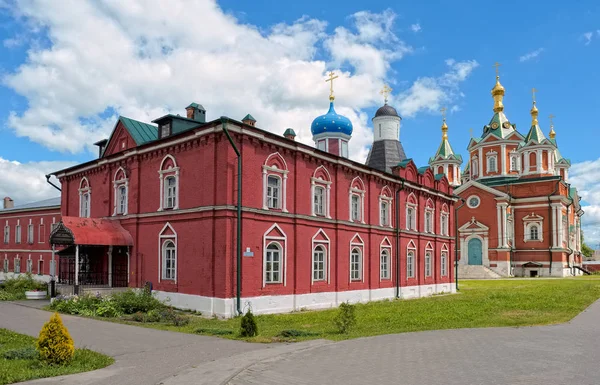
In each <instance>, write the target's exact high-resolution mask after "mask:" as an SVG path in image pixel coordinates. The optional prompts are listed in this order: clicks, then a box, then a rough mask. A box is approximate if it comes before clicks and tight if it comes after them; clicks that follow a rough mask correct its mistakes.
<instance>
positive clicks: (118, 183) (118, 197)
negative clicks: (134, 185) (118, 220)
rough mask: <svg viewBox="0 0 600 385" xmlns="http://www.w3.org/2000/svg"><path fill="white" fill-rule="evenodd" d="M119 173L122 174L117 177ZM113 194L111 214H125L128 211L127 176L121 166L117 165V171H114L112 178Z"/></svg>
mask: <svg viewBox="0 0 600 385" xmlns="http://www.w3.org/2000/svg"><path fill="white" fill-rule="evenodd" d="M120 173H122V174H121V175H123V178H120V179H118V177H119V175H120ZM123 189H124V190H125V193H123V192H122V190H123ZM113 196H114V209H113V215H127V214H128V212H129V210H128V206H129V178H128V177H127V173H125V169H123V167H119V169H117V172H115V177H114V179H113Z"/></svg>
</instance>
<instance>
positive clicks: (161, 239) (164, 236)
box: [128, 222, 179, 283]
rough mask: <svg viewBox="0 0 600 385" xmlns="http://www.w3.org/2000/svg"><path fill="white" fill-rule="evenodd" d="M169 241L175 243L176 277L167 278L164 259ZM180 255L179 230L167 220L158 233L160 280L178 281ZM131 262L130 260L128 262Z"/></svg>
mask: <svg viewBox="0 0 600 385" xmlns="http://www.w3.org/2000/svg"><path fill="white" fill-rule="evenodd" d="M167 241H171V242H172V243H173V244H174V245H175V266H174V269H175V271H174V277H173V278H165V276H166V275H165V271H166V263H165V262H166V261H165V259H164V257H165V254H164V252H165V245H166V244H167ZM178 255H179V249H178V242H177V232H176V231H175V229H174V228H173V226H171V224H170V223H169V222H167V223H166V224H165V225H164V226H163V228H162V229H161V230H160V232H159V233H158V266H159V269H158V282H161V281H167V282H174V283H177V277H178V274H177V266H178V263H177V262H178V261H177V259H178ZM128 263H129V262H128Z"/></svg>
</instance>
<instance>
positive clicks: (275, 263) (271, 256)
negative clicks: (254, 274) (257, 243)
mask: <svg viewBox="0 0 600 385" xmlns="http://www.w3.org/2000/svg"><path fill="white" fill-rule="evenodd" d="M265 282H266V283H280V282H281V245H279V243H277V242H271V243H270V244H269V245H268V246H267V251H266V253H265Z"/></svg>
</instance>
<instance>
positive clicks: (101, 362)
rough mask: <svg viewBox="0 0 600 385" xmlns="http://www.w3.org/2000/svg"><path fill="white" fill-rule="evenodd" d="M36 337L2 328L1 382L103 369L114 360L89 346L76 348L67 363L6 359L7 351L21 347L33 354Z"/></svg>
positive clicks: (31, 359)
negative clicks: (58, 364) (90, 348)
mask: <svg viewBox="0 0 600 385" xmlns="http://www.w3.org/2000/svg"><path fill="white" fill-rule="evenodd" d="M34 347H35V338H32V337H29V336H26V335H23V334H18V333H14V332H11V331H10V330H6V329H0V385H4V384H12V383H14V382H21V381H27V380H33V379H36V378H45V377H54V376H61V375H64V374H73V373H80V372H87V371H90V370H95V369H100V368H104V367H106V366H108V365H110V364H112V363H113V362H114V360H113V359H112V358H111V357H108V356H105V355H103V354H100V353H96V352H93V351H91V350H87V349H77V350H75V356H74V357H73V361H71V363H69V364H68V365H65V366H51V365H47V364H45V363H43V362H42V361H40V360H38V359H36V358H31V357H30V358H22V359H6V353H7V352H9V351H14V350H17V349H18V350H19V351H21V352H23V353H26V352H29V354H27V355H31V353H33V351H32V348H34Z"/></svg>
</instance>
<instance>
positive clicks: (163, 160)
mask: <svg viewBox="0 0 600 385" xmlns="http://www.w3.org/2000/svg"><path fill="white" fill-rule="evenodd" d="M167 159H171V161H172V162H173V168H178V167H177V161H176V160H175V157H174V156H173V155H171V154H167V155H165V157H164V158H163V159H162V161H161V162H160V170H161V171H166V170H168V169H165V168H164V166H165V162H166V161H167Z"/></svg>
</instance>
